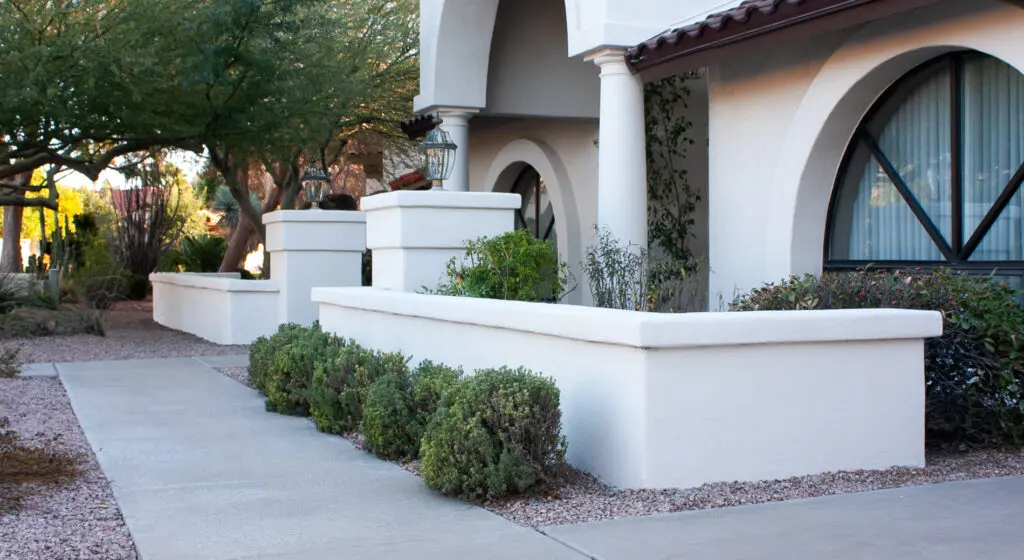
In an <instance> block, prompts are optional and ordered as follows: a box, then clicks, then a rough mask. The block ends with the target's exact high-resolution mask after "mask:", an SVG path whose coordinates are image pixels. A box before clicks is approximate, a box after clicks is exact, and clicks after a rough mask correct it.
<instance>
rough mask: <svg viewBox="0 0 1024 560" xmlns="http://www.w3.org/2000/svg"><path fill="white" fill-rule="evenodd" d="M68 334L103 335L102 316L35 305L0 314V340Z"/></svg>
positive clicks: (93, 312)
mask: <svg viewBox="0 0 1024 560" xmlns="http://www.w3.org/2000/svg"><path fill="white" fill-rule="evenodd" d="M71 334H92V335H96V336H104V335H105V334H106V333H105V329H104V327H103V320H102V317H101V316H100V315H99V313H97V312H96V311H91V310H84V309H43V308H37V307H22V308H18V309H16V310H14V311H12V312H11V313H8V314H6V315H0V339H7V338H32V337H40V336H53V335H71Z"/></svg>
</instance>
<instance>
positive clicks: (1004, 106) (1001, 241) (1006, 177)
mask: <svg viewBox="0 0 1024 560" xmlns="http://www.w3.org/2000/svg"><path fill="white" fill-rule="evenodd" d="M962 114H963V153H964V168H963V172H964V239H967V238H969V237H970V236H971V235H972V234H973V233H974V230H975V229H976V228H977V226H978V224H979V222H981V219H982V218H983V217H984V216H985V213H986V212H988V210H989V208H990V207H991V206H992V204H993V203H995V200H996V197H998V196H999V193H1001V192H1002V191H1003V189H1004V188H1005V187H1006V185H1007V183H1009V181H1010V178H1011V177H1012V176H1013V174H1014V173H1016V171H1017V169H1018V168H1019V167H1020V165H1021V163H1022V162H1024V76H1022V75H1021V74H1020V73H1019V72H1017V70H1016V69H1014V68H1012V67H1010V66H1009V65H1007V64H1006V63H1004V62H1002V61H1001V60H997V59H994V58H990V57H971V58H969V59H967V61H966V62H965V64H964V69H963V113H962ZM1019 201H1020V199H1019V197H1015V202H1013V203H1011V204H1010V208H1009V209H1007V211H1006V212H1004V216H1003V217H1000V219H999V221H998V222H997V223H996V227H995V228H993V230H992V231H991V232H990V233H989V234H988V237H989V238H991V237H996V239H992V240H991V241H990V240H989V239H988V238H986V240H985V242H984V243H983V244H982V245H983V247H984V248H985V250H986V251H987V252H989V253H990V254H991V255H996V254H1004V253H1005V254H1008V255H1016V256H1008V257H1004V258H1009V259H1020V258H1021V254H1020V252H1019V247H1020V243H1021V238H1020V223H1019V222H1020V209H1021V206H1020V202H1019ZM1006 214H1012V216H1010V215H1006ZM1014 216H1016V217H1014ZM1011 219H1012V220H1016V222H1017V224H1015V225H1014V226H1013V227H1011V226H1010V225H1009V224H1008V223H1006V222H1007V221H1008V220H1011ZM1013 247H1017V248H1018V249H1017V250H1014V249H1012V248H1013ZM979 250H980V248H979ZM971 259H972V260H996V259H993V258H988V257H984V256H979V255H978V253H975V254H974V255H972V257H971Z"/></svg>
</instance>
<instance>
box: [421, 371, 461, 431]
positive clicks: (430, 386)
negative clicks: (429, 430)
mask: <svg viewBox="0 0 1024 560" xmlns="http://www.w3.org/2000/svg"><path fill="white" fill-rule="evenodd" d="M461 377H462V368H458V369H455V368H450V367H448V366H446V365H444V364H435V363H434V362H431V361H430V360H423V361H422V362H420V365H419V366H418V367H417V368H416V371H415V372H413V375H412V383H411V387H410V391H411V393H412V406H413V408H414V409H415V410H416V412H417V414H419V416H420V418H421V419H422V421H423V424H424V426H425V425H426V423H427V422H428V421H429V419H430V417H431V416H433V414H434V412H436V411H437V407H438V406H439V405H440V403H441V398H442V397H444V394H445V393H446V392H448V391H449V390H450V389H451V388H452V387H454V386H455V384H456V383H458V382H459V379H460V378H461Z"/></svg>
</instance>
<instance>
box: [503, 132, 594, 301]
mask: <svg viewBox="0 0 1024 560" xmlns="http://www.w3.org/2000/svg"><path fill="white" fill-rule="evenodd" d="M526 165H530V166H532V167H533V168H534V169H536V170H537V172H538V173H540V176H541V177H542V178H543V179H544V182H545V184H547V187H548V196H550V197H551V207H552V210H553V211H554V214H555V235H556V237H557V238H558V254H559V257H560V258H561V259H562V260H563V261H565V262H566V263H567V264H568V265H569V268H570V271H572V273H573V275H575V276H576V277H577V279H579V278H580V275H579V271H578V270H577V269H578V268H579V263H580V262H581V261H582V258H583V256H582V241H581V239H580V218H579V212H578V210H577V207H576V197H575V195H574V193H573V190H572V182H571V180H570V179H569V173H568V171H567V170H566V167H565V164H564V163H562V159H561V158H560V157H559V156H558V153H557V152H556V151H555V150H554V149H553V148H551V147H550V146H548V145H547V144H545V143H544V142H541V141H538V140H528V139H518V140H513V141H512V142H509V143H508V144H506V145H505V147H504V148H502V149H501V151H499V152H498V155H496V156H495V157H494V160H493V161H492V162H491V165H490V167H489V168H488V170H487V179H486V182H485V183H484V185H485V188H487V189H488V190H492V191H495V190H498V191H507V190H508V188H509V187H510V186H511V184H512V182H513V181H514V180H515V177H516V176H517V175H518V174H519V172H520V171H521V170H522V169H523V167H524V166H526ZM579 301H580V293H579V290H577V291H576V292H574V293H572V294H569V296H568V302H569V303H579Z"/></svg>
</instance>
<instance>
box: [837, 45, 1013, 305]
mask: <svg viewBox="0 0 1024 560" xmlns="http://www.w3.org/2000/svg"><path fill="white" fill-rule="evenodd" d="M1022 182H1024V75H1022V74H1021V73H1020V72H1018V71H1017V70H1016V69H1014V68H1013V67H1011V66H1010V65H1008V64H1006V63H1005V62H1003V61H1001V60H999V59H997V58H994V57H991V56H987V55H984V54H981V53H978V52H974V51H961V52H955V53H949V54H946V55H943V56H941V57H938V58H934V59H932V60H930V61H928V62H925V63H924V64H922V65H920V66H918V67H917V68H915V69H914V70H912V71H911V72H909V73H908V74H906V75H905V76H904V77H903V78H901V79H900V80H898V81H897V82H896V83H895V84H893V85H892V86H891V87H890V88H889V89H888V90H887V91H886V92H885V94H884V95H883V96H882V97H881V98H879V100H878V101H877V102H876V103H875V106H874V107H873V108H872V109H871V110H870V111H869V112H868V114H867V116H866V117H865V118H864V119H863V121H862V122H861V123H860V125H859V127H858V128H857V131H856V133H855V134H854V136H853V139H852V141H851V143H850V145H849V146H848V148H847V150H846V154H845V156H844V158H843V163H842V165H841V166H840V169H839V173H838V174H837V177H836V182H835V186H834V189H833V195H832V202H831V205H830V206H831V207H830V211H829V223H828V227H827V236H826V241H825V268H826V269H831V270H844V269H845V270H848V269H854V268H861V267H865V266H871V267H874V268H910V267H923V268H927V267H934V266H947V267H950V268H955V269H960V270H966V271H970V272H977V273H986V274H987V273H991V272H993V271H997V273H998V274H999V275H1000V276H1004V277H1006V278H1007V279H1010V278H1013V279H1014V280H1015V282H1014V283H1015V284H1017V285H1018V287H1020V282H1021V279H1022V278H1024V227H1022V225H1024V224H1022V220H1024V196H1022V195H1021V194H1020V191H1021V184H1022Z"/></svg>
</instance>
